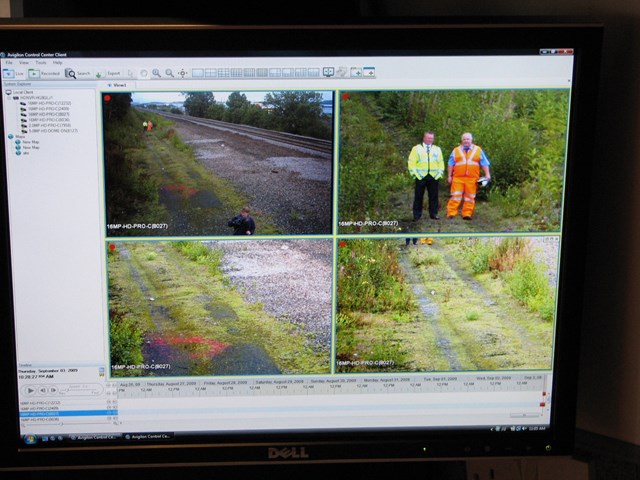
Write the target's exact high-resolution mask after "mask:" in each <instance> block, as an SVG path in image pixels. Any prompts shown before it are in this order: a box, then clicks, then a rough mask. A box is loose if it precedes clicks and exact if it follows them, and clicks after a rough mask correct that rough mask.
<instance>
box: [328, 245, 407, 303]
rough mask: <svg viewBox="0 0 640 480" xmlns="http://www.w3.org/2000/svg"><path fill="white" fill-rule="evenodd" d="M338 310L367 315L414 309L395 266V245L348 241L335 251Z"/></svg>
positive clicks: (400, 273) (405, 286)
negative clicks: (336, 256)
mask: <svg viewBox="0 0 640 480" xmlns="http://www.w3.org/2000/svg"><path fill="white" fill-rule="evenodd" d="M338 265H339V276H338V290H339V292H340V295H339V305H338V308H339V309H341V310H343V311H358V312H369V313H380V312H390V311H395V312H407V311H411V310H413V309H414V308H415V306H414V301H413V295H412V292H411V289H410V288H409V286H408V285H407V284H406V282H405V281H404V274H403V272H402V270H401V269H400V266H399V265H398V259H397V252H396V248H395V244H394V243H391V242H385V241H378V240H348V241H343V242H341V244H340V248H339V251H338Z"/></svg>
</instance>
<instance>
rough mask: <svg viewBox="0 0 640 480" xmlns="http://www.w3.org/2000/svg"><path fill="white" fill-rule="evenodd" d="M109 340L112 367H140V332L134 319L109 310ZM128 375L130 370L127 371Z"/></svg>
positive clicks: (141, 357)
mask: <svg viewBox="0 0 640 480" xmlns="http://www.w3.org/2000/svg"><path fill="white" fill-rule="evenodd" d="M109 318H110V331H109V335H110V340H111V363H112V364H114V365H140V364H141V363H143V356H142V343H143V338H142V331H141V330H140V328H139V327H138V325H137V323H136V321H135V320H134V319H131V318H129V317H128V316H126V315H125V314H123V313H120V312H116V311H115V310H111V311H110V312H109ZM127 372H128V373H129V374H130V373H131V370H128V371H127Z"/></svg>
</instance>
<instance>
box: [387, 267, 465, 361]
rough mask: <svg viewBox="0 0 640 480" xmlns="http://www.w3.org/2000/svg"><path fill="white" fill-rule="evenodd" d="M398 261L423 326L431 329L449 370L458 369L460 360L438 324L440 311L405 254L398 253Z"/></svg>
mask: <svg viewBox="0 0 640 480" xmlns="http://www.w3.org/2000/svg"><path fill="white" fill-rule="evenodd" d="M398 263H399V265H400V267H401V268H402V271H403V272H404V274H405V278H406V281H407V283H409V285H411V289H412V290H413V293H414V295H415V297H416V301H417V303H418V307H419V308H420V312H421V313H422V315H423V316H424V323H425V326H424V328H431V329H432V330H433V332H434V334H435V340H436V345H437V346H438V349H439V350H440V352H441V353H442V354H443V355H444V356H445V357H446V358H447V360H448V361H449V368H450V369H451V370H460V369H461V366H460V361H459V360H458V357H457V355H456V353H455V351H454V350H453V349H452V348H451V340H450V339H449V338H448V337H447V336H446V335H445V334H444V332H443V330H442V329H441V328H440V326H439V325H438V317H439V315H440V311H439V308H438V305H437V303H435V302H434V301H433V300H432V299H431V295H430V294H429V293H428V292H427V291H426V290H425V288H424V284H423V282H422V281H421V280H420V278H419V276H418V275H417V273H416V271H415V269H414V268H413V266H412V265H411V263H410V261H409V259H408V258H407V256H406V255H400V257H399V261H398Z"/></svg>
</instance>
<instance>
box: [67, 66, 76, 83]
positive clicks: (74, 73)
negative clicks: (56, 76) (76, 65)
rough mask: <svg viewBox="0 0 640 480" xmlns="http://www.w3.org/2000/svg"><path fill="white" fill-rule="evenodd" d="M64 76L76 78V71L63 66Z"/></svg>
mask: <svg viewBox="0 0 640 480" xmlns="http://www.w3.org/2000/svg"><path fill="white" fill-rule="evenodd" d="M64 76H65V77H67V78H73V79H74V80H77V78H76V72H75V70H73V69H72V68H65V70H64Z"/></svg>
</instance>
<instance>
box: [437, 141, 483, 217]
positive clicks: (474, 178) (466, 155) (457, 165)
mask: <svg viewBox="0 0 640 480" xmlns="http://www.w3.org/2000/svg"><path fill="white" fill-rule="evenodd" d="M480 169H482V171H483V173H484V177H485V178H486V180H487V181H489V180H491V174H490V172H489V159H488V158H487V156H486V155H485V153H484V152H483V151H482V149H481V148H480V147H479V146H477V145H474V143H473V135H471V134H470V133H468V132H466V133H463V134H462V143H461V144H460V145H458V146H457V147H456V148H454V149H453V152H451V155H450V156H449V163H448V165H447V181H448V182H449V183H450V184H451V198H450V199H449V203H448V204H447V218H453V217H455V216H456V215H457V214H458V208H459V207H460V203H461V202H462V201H464V204H463V205H462V218H463V219H464V220H471V218H472V217H473V209H474V208H475V206H476V191H477V189H478V179H479V178H480Z"/></svg>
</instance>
